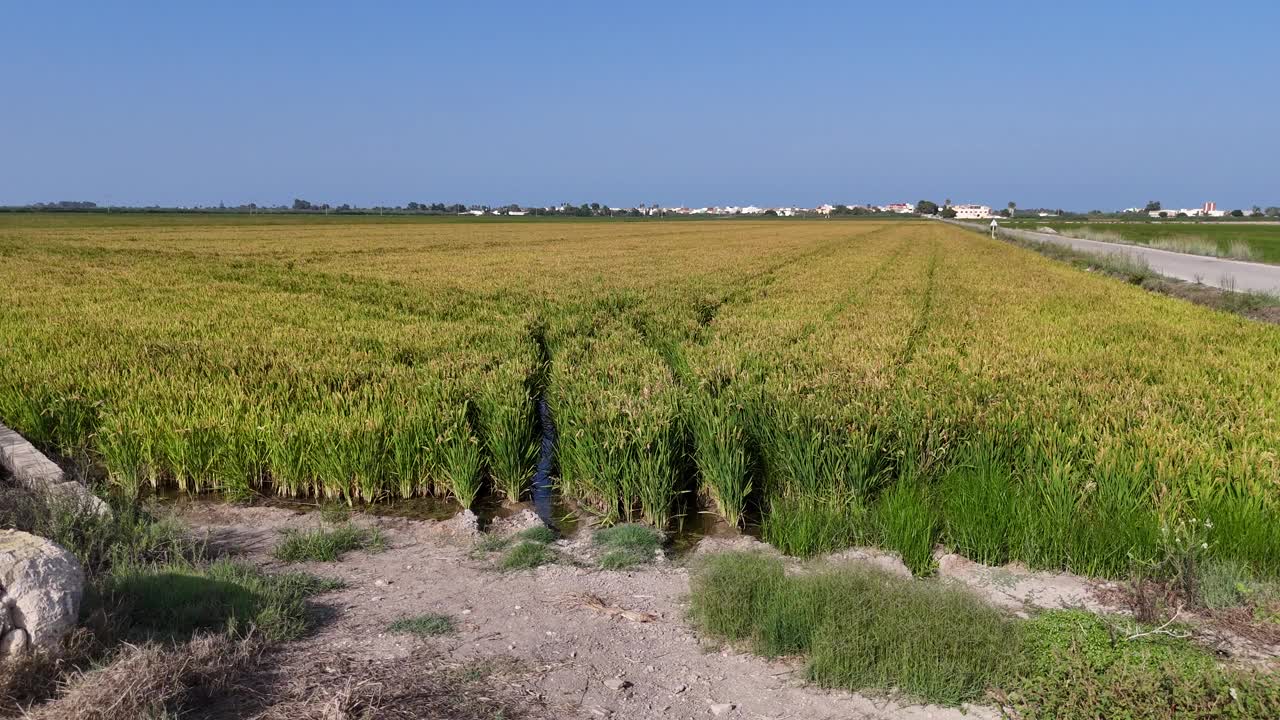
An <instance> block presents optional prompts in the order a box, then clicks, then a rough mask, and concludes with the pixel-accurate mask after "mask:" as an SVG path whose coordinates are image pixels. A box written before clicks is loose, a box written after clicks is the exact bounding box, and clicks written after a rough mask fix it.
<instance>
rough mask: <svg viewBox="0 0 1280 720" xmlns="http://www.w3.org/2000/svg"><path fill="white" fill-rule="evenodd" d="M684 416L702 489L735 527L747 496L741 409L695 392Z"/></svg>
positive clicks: (730, 401)
mask: <svg viewBox="0 0 1280 720" xmlns="http://www.w3.org/2000/svg"><path fill="white" fill-rule="evenodd" d="M687 417H688V422H689V426H690V429H691V430H692V432H693V442H694V461H695V462H696V463H697V466H698V475H699V476H700V479H701V482H702V487H703V488H704V490H705V492H706V494H707V495H708V496H709V498H710V500H711V503H712V505H713V506H714V507H715V509H716V512H717V513H719V515H720V517H722V518H724V521H725V522H726V523H728V524H729V525H731V526H734V527H739V526H741V525H742V522H743V513H744V512H745V511H746V507H747V498H748V497H749V496H750V494H751V476H750V473H749V468H748V460H747V448H746V417H745V413H744V411H743V408H742V406H741V405H740V404H738V403H737V402H735V401H734V400H733V399H732V398H730V397H727V396H725V395H719V396H715V397H712V396H711V395H709V394H707V393H700V392H695V393H694V394H693V398H692V400H691V402H690V403H689V405H688V409H687Z"/></svg>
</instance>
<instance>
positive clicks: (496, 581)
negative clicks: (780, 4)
mask: <svg viewBox="0 0 1280 720" xmlns="http://www.w3.org/2000/svg"><path fill="white" fill-rule="evenodd" d="M178 507H179V513H180V516H181V517H182V519H183V520H184V521H185V522H187V523H188V524H190V525H191V526H192V527H193V528H194V529H196V530H197V531H198V532H201V533H204V534H206V535H207V537H208V540H209V542H210V544H211V546H212V547H213V548H215V549H216V550H219V551H222V552H228V553H233V554H238V555H242V556H243V557H244V558H245V559H246V560H248V561H251V562H253V563H255V564H258V565H260V566H263V567H264V568H266V569H268V570H283V569H291V570H305V571H307V572H311V573H314V574H317V575H323V576H328V577H337V578H340V579H342V580H343V581H345V582H346V587H345V588H344V589H342V590H338V591H334V592H330V593H327V594H325V595H323V596H320V597H319V598H318V599H317V600H316V603H315V605H316V613H317V618H316V619H317V629H316V631H315V632H313V633H312V634H311V635H309V636H308V637H307V638H306V639H304V640H301V641H297V642H293V643H289V644H287V645H285V646H283V647H282V648H279V649H277V650H274V651H271V652H270V653H268V656H267V657H266V658H265V662H264V664H263V670H262V671H261V672H258V673H256V674H255V675H254V677H253V678H252V682H251V684H250V685H249V686H246V687H243V688H240V689H239V690H238V691H237V692H235V693H231V694H229V695H228V696H227V697H223V698H215V699H212V700H211V701H210V703H209V704H208V705H207V707H206V708H205V712H204V713H203V714H202V715H197V717H205V718H240V717H249V718H260V719H261V720H276V718H285V717H289V718H308V717H316V718H321V717H323V718H332V719H333V720H343V719H346V718H352V719H354V718H409V717H414V718H417V717H423V718H435V717H439V718H477V719H479V718H498V717H500V718H607V717H616V718H628V719H630V718H637V719H644V718H706V717H715V716H716V713H717V711H718V712H719V713H720V716H723V717H730V718H806V719H810V718H812V719H815V720H818V719H824V718H831V719H835V718H842V719H843V718H913V719H919V718H930V719H937V720H943V719H947V720H950V719H953V718H954V719H955V720H960V719H961V718H996V717H999V716H1000V713H999V710H998V709H996V708H994V707H972V706H971V707H966V708H944V707H937V706H928V705H917V704H912V703H911V702H910V701H909V700H903V699H900V698H887V697H874V696H865V695H860V694H855V693H849V692H843V691H831V690H824V689H821V688H817V687H814V686H811V685H808V684H806V683H805V682H804V667H803V663H802V662H801V661H800V660H799V659H793V660H777V661H771V660H766V659H763V658H760V657H756V656H754V655H751V654H746V653H740V652H737V651H735V650H734V649H733V648H725V647H721V646H720V645H719V644H718V643H714V642H711V641H709V640H707V639H706V638H702V637H700V636H699V635H698V634H697V633H696V632H695V631H694V630H693V629H692V628H691V627H690V625H689V624H688V623H687V622H686V620H685V615H686V613H687V609H688V604H687V598H686V596H687V594H688V592H689V572H690V571H689V565H690V564H691V563H693V562H696V558H697V556H698V555H701V554H704V553H710V552H721V551H726V550H740V549H753V550H760V551H763V552H776V551H775V550H773V549H772V548H771V547H769V546H768V545H765V544H763V543H761V542H759V541H758V540H755V539H753V538H751V537H746V536H736V537H722V536H716V537H707V538H705V539H704V540H702V542H701V543H700V544H699V545H698V546H697V547H696V548H695V549H694V551H693V552H692V553H691V554H689V555H686V556H685V557H682V558H676V559H673V560H668V559H666V558H665V557H658V558H657V560H656V562H655V563H654V564H653V565H647V566H642V567H640V568H637V569H634V570H631V571H605V570H599V569H597V568H596V567H595V566H594V563H593V560H594V557H593V555H594V549H593V548H592V545H591V542H590V530H589V529H588V530H584V531H582V532H580V533H579V534H578V535H576V536H575V537H574V538H572V539H568V540H561V541H558V542H557V543H556V544H555V546H554V547H555V549H556V550H557V552H558V554H559V555H560V558H561V560H560V561H559V562H557V563H556V564H553V565H547V566H543V567H540V568H537V569H534V570H523V571H516V572H505V573H504V572H500V571H499V570H497V569H496V567H495V560H496V559H497V556H496V555H494V554H485V553H481V552H478V551H477V550H476V547H475V545H476V541H477V539H478V538H479V537H480V535H478V533H477V532H476V530H475V524H474V518H471V519H468V518H466V517H465V516H462V515H460V516H457V517H455V518H454V519H452V520H447V521H421V520H411V519H403V518H388V517H374V516H370V515H362V514H357V515H355V516H354V518H353V521H354V522H356V523H357V524H361V525H369V526H377V527H378V528H380V529H381V530H382V532H383V533H384V535H385V536H386V539H387V545H388V547H387V549H386V550H385V551H383V552H378V553H366V552H354V553H350V554H348V555H347V556H345V557H343V558H342V559H341V560H340V561H338V562H332V563H303V564H300V565H288V566H286V565H282V564H281V563H279V562H278V561H276V560H275V559H274V558H273V557H272V555H271V551H272V549H273V548H274V546H275V544H276V543H277V542H278V541H279V539H280V535H281V532H282V531H283V530H286V529H302V528H311V527H319V526H322V525H323V523H324V521H323V519H322V518H321V517H320V516H319V514H317V513H302V512H298V511H293V510H289V509H285V508H277V507H240V506H233V505H223V504H212V503H191V504H184V505H180V506H178ZM537 522H538V521H537V519H536V517H534V516H533V515H532V513H518V514H514V515H511V516H508V517H506V518H502V519H499V520H497V521H495V523H494V526H493V527H491V528H490V532H491V533H493V534H499V535H501V534H509V533H512V532H515V531H517V530H519V529H522V528H523V527H526V526H529V525H531V524H535V523H537ZM935 557H936V559H937V561H938V577H939V580H938V581H941V582H951V583H957V584H960V585H963V586H965V587H967V588H969V589H970V590H972V591H973V592H975V593H977V594H978V595H980V596H981V597H983V598H984V599H986V600H987V601H988V602H990V603H992V604H993V605H996V606H998V607H1001V608H1004V609H1006V610H1008V611H1009V612H1011V613H1013V614H1017V615H1021V616H1026V615H1028V614H1029V613H1030V612H1033V611H1034V610H1035V609H1062V608H1082V609H1087V610H1090V611H1093V612H1098V613H1103V614H1114V615H1129V614H1131V611H1130V605H1129V604H1128V603H1127V597H1126V593H1125V590H1124V587H1123V586H1121V585H1117V584H1115V583H1108V582H1102V581H1097V580H1091V579H1088V578H1082V577H1078V576H1074V575H1070V574H1066V573H1054V572H1043V571H1033V570H1029V569H1027V568H1024V567H1021V566H1018V565H1009V566H1004V567H998V568H997V567H989V566H984V565H981V564H978V563H974V562H971V561H969V560H967V559H965V558H962V557H960V556H957V555H948V554H945V553H944V552H943V551H942V550H941V549H940V550H939V551H938V553H937V554H936V556H935ZM826 561H827V562H832V563H847V562H861V563H868V564H871V565H874V566H876V567H879V568H881V569H884V570H886V571H889V572H894V573H899V574H904V575H909V574H910V573H909V571H908V570H907V568H906V567H905V565H903V564H902V561H901V560H900V559H899V558H898V557H897V556H896V555H894V554H892V553H886V552H883V551H880V550H875V549H869V548H856V549H851V550H846V551H844V552H841V553H838V554H835V555H831V556H829V557H828V558H826ZM791 565H792V567H795V568H797V569H798V568H799V567H800V564H799V563H798V562H792V563H791ZM427 613H442V614H445V615H448V616H450V617H452V618H453V619H454V620H455V621H456V623H457V631H456V633H454V634H452V635H447V636H443V637H437V638H425V639H424V638H417V637H414V636H410V635H399V634H392V633H388V632H387V627H388V625H390V624H391V623H392V622H394V621H396V620H399V619H402V618H407V617H412V616H416V615H422V614H427ZM1188 619H1193V618H1191V617H1190V616H1188ZM1200 635H1202V636H1203V637H1202V638H1201V639H1203V640H1204V641H1206V644H1209V645H1212V646H1215V648H1216V649H1218V650H1219V651H1220V652H1222V654H1223V655H1231V656H1236V657H1241V658H1255V659H1256V658H1270V659H1274V658H1275V657H1276V656H1277V653H1278V652H1280V648H1276V647H1274V646H1272V645H1271V644H1270V643H1269V642H1267V640H1270V638H1267V639H1262V638H1248V637H1244V636H1242V635H1241V634H1240V633H1233V632H1230V631H1229V630H1226V631H1222V630H1221V629H1218V630H1213V629H1211V630H1210V631H1207V632H1201V633H1200Z"/></svg>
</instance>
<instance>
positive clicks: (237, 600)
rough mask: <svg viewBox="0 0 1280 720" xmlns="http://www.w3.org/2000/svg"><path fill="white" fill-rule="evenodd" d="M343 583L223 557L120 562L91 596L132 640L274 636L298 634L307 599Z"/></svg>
mask: <svg viewBox="0 0 1280 720" xmlns="http://www.w3.org/2000/svg"><path fill="white" fill-rule="evenodd" d="M340 587H342V583H341V582H340V581H337V580H330V579H325V578H319V577H316V576H314V575H308V574H306V573H283V574H274V575H273V574H267V573H264V572H262V571H261V570H258V569H257V568H254V567H253V566H251V565H245V564H241V563H235V562H231V561H227V560H219V561H217V562H214V563H211V564H209V565H205V566H200V565H194V564H191V563H186V562H182V561H173V562H169V563H165V564H159V565H136V566H131V567H126V568H116V569H115V570H114V571H113V572H112V573H111V575H110V577H108V578H106V579H105V582H103V583H102V584H101V585H100V586H99V587H98V588H96V589H95V591H94V593H92V594H91V596H90V598H89V600H88V601H87V602H86V604H87V606H88V608H89V610H88V613H89V614H91V613H92V612H93V609H94V608H101V609H103V610H105V611H108V612H109V613H110V614H111V615H112V616H114V617H115V618H116V621H117V622H119V623H123V630H124V631H123V635H124V636H125V637H128V638H130V639H133V640H148V639H162V640H186V639H190V638H192V637H194V636H195V635H196V634H198V633H203V632H214V633H218V632H229V633H233V634H247V633H248V632H249V631H250V629H253V630H254V631H256V632H257V633H260V634H262V635H264V636H265V637H266V638H267V639H269V640H289V639H294V638H297V637H300V636H301V635H302V633H303V631H304V630H305V629H306V627H307V614H306V605H305V603H304V601H305V599H306V598H308V597H311V596H313V595H316V594H319V593H323V592H328V591H330V590H335V589H338V588H340Z"/></svg>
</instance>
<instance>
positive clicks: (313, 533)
mask: <svg viewBox="0 0 1280 720" xmlns="http://www.w3.org/2000/svg"><path fill="white" fill-rule="evenodd" d="M284 536H285V537H284V540H282V541H281V542H280V544H279V545H277V546H276V549H275V556H276V559H277V560H280V561H282V562H291V563H292V562H307V561H312V562H333V561H336V560H340V559H341V558H342V556H343V555H345V554H347V553H348V552H351V551H352V550H368V551H370V552H381V551H382V550H384V549H386V539H385V538H384V537H383V536H382V533H381V531H379V530H378V529H377V528H361V527H356V526H354V525H343V526H340V527H336V528H333V529H326V528H316V529H314V530H286V531H285V533H284Z"/></svg>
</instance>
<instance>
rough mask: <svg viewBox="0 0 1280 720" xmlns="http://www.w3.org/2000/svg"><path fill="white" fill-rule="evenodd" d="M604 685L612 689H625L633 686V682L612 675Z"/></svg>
mask: <svg viewBox="0 0 1280 720" xmlns="http://www.w3.org/2000/svg"><path fill="white" fill-rule="evenodd" d="M604 686H605V687H607V688H609V689H610V690H625V689H626V688H629V687H631V683H629V682H627V681H626V680H623V679H622V678H618V677H612V678H609V679H607V680H605V681H604Z"/></svg>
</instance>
